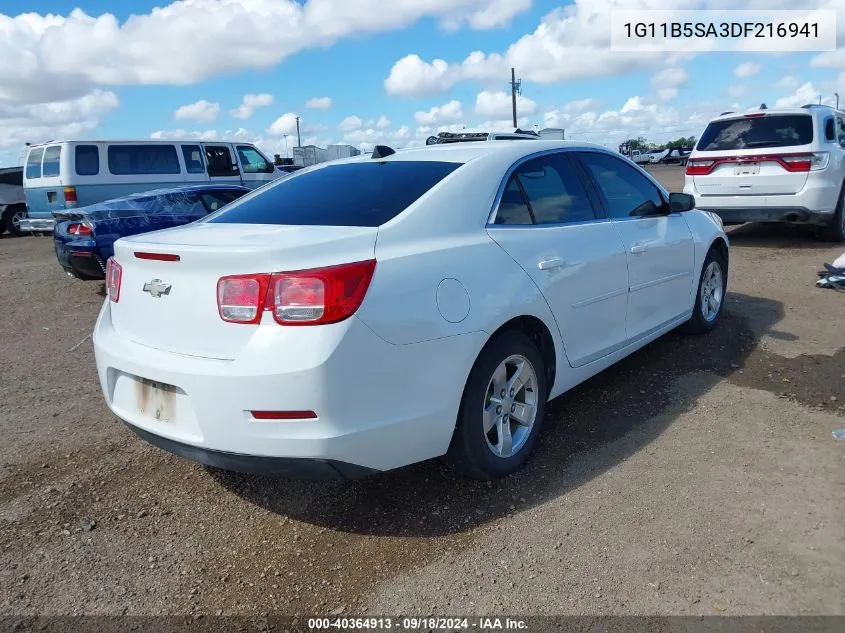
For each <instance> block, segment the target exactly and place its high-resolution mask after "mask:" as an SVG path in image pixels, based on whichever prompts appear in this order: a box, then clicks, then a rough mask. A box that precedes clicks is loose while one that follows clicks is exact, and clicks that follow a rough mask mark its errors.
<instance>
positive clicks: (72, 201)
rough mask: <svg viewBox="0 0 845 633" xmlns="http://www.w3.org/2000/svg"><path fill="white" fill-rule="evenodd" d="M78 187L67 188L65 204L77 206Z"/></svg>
mask: <svg viewBox="0 0 845 633" xmlns="http://www.w3.org/2000/svg"><path fill="white" fill-rule="evenodd" d="M76 203H77V199H76V187H65V204H69V205H72V206H73V205H76Z"/></svg>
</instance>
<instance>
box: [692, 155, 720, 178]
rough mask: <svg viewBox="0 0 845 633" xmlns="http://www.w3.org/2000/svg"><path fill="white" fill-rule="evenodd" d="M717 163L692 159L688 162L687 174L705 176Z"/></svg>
mask: <svg viewBox="0 0 845 633" xmlns="http://www.w3.org/2000/svg"><path fill="white" fill-rule="evenodd" d="M715 162H716V161H714V160H695V159H690V160H688V161H687V169H686V174H687V175H688V176H704V175H706V174H709V173H710V171H711V170H712V169H713V165H714V164H715Z"/></svg>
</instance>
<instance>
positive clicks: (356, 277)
mask: <svg viewBox="0 0 845 633" xmlns="http://www.w3.org/2000/svg"><path fill="white" fill-rule="evenodd" d="M375 269H376V261H375V260H374V259H372V260H368V261H363V262H354V263H352V264H341V265H340V266H329V267H326V268H314V269H311V270H298V271H294V272H287V273H274V274H273V275H269V274H266V273H264V274H257V275H233V276H231V277H223V278H221V279H220V280H219V281H218V282H217V309H218V311H219V312H220V318H221V319H223V320H224V321H228V322H230V323H259V322H260V321H261V315H262V313H263V311H264V310H265V309H266V310H270V311H271V312H272V313H273V318H274V319H275V320H276V322H277V323H280V324H282V325H325V324H327V323H338V322H339V321H343V320H344V319H348V318H349V317H350V316H352V315H353V314H355V311H356V310H358V308H359V307H361V302H362V301H363V300H364V295H366V294H367V289H368V288H369V287H370V281H372V278H373V273H374V272H375Z"/></svg>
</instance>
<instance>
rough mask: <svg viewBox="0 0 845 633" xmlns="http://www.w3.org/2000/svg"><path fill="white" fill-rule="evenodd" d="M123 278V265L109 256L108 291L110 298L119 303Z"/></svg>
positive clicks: (107, 268)
mask: <svg viewBox="0 0 845 633" xmlns="http://www.w3.org/2000/svg"><path fill="white" fill-rule="evenodd" d="M122 279H123V267H122V266H121V265H120V264H118V263H117V262H116V261H114V257H109V260H108V262H106V292H107V294H108V296H109V299H111V300H112V301H114V302H115V303H117V302H118V301H119V300H120V282H121V280H122Z"/></svg>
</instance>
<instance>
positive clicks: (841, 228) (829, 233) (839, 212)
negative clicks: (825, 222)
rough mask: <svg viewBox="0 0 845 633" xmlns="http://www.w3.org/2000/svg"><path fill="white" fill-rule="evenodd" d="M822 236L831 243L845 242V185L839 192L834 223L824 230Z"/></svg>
mask: <svg viewBox="0 0 845 633" xmlns="http://www.w3.org/2000/svg"><path fill="white" fill-rule="evenodd" d="M822 236H823V237H824V239H825V240H827V241H829V242H845V185H843V186H842V191H840V192H839V202H838V203H837V204H836V213H834V214H833V222H831V224H830V226H828V227H827V228H826V229H824V231H823V232H822Z"/></svg>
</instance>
